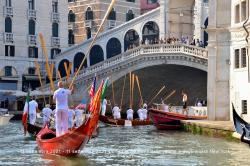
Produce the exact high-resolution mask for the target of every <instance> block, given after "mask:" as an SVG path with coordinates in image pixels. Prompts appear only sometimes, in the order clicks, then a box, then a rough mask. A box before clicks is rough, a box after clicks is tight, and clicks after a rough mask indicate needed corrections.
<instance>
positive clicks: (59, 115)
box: [53, 81, 74, 137]
mask: <svg viewBox="0 0 250 166" xmlns="http://www.w3.org/2000/svg"><path fill="white" fill-rule="evenodd" d="M57 85H58V87H59V88H58V89H57V90H56V91H55V92H54V95H53V100H54V101H55V102H56V121H55V126H56V136H57V137H58V136H61V135H63V134H65V133H66V132H67V131H68V109H69V108H68V96H69V95H71V94H72V93H73V89H74V88H73V86H72V87H71V88H70V89H64V88H63V82H62V81H59V82H58V84H57Z"/></svg>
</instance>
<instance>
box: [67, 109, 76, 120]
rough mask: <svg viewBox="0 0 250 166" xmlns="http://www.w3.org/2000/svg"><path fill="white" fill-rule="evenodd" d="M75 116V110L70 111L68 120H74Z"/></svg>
mask: <svg viewBox="0 0 250 166" xmlns="http://www.w3.org/2000/svg"><path fill="white" fill-rule="evenodd" d="M74 115H75V112H74V110H72V109H69V111H68V118H69V120H73V117H74Z"/></svg>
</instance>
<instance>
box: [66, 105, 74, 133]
mask: <svg viewBox="0 0 250 166" xmlns="http://www.w3.org/2000/svg"><path fill="white" fill-rule="evenodd" d="M74 116H75V111H74V106H71V107H70V108H69V110H68V128H69V129H70V130H71V129H72V128H73V127H74Z"/></svg>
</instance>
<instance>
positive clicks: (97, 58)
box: [89, 45, 104, 66]
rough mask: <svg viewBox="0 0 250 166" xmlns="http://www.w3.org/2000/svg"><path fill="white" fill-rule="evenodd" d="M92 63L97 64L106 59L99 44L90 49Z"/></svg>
mask: <svg viewBox="0 0 250 166" xmlns="http://www.w3.org/2000/svg"><path fill="white" fill-rule="evenodd" d="M89 56H90V65H91V66H92V65H94V64H97V63H99V62H101V61H103V60H104V55H103V50H102V47H101V46H99V45H94V46H93V47H92V48H91V50H90V54H89Z"/></svg>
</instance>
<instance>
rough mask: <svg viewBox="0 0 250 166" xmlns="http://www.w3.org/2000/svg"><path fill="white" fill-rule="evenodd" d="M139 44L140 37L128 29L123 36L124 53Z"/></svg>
mask: <svg viewBox="0 0 250 166" xmlns="http://www.w3.org/2000/svg"><path fill="white" fill-rule="evenodd" d="M139 43H140V37H139V35H138V33H137V32H136V31H135V30H133V29H130V30H129V31H127V32H126V34H125V36H124V51H127V50H128V49H130V48H133V47H137V46H139Z"/></svg>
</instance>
